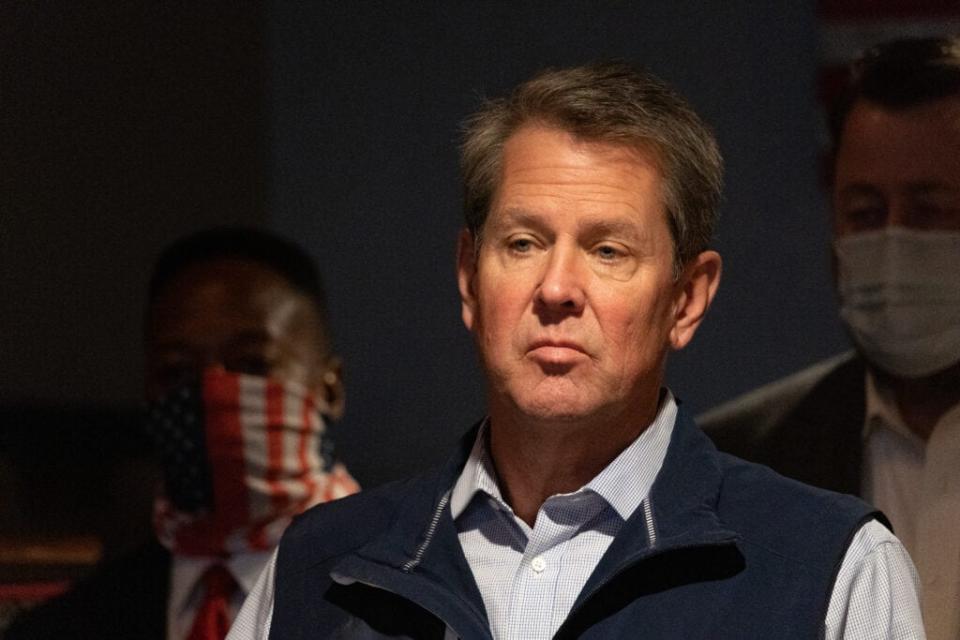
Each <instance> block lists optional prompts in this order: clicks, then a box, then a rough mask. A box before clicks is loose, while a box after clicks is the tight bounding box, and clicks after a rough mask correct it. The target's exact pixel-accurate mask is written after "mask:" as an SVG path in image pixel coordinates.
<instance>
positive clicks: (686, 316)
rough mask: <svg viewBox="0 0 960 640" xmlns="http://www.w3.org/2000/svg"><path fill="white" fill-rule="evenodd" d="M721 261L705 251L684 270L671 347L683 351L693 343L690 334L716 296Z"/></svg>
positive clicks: (679, 289) (717, 255) (677, 292)
mask: <svg viewBox="0 0 960 640" xmlns="http://www.w3.org/2000/svg"><path fill="white" fill-rule="evenodd" d="M722 269H723V261H722V260H721V259H720V254H719V253H717V252H716V251H704V252H702V253H701V254H700V255H698V256H697V257H696V258H694V259H693V260H692V261H691V262H690V263H688V264H687V266H686V267H684V269H683V274H682V275H681V276H680V280H679V281H678V282H677V287H678V290H677V291H676V305H675V308H674V316H673V318H674V323H673V327H672V328H671V329H670V346H671V347H673V349H674V350H677V349H682V348H684V347H685V346H687V344H689V343H690V341H691V340H693V334H694V333H696V332H697V327H699V326H700V323H701V322H703V318H704V316H705V315H706V313H707V309H708V308H709V307H710V303H711V302H712V301H713V297H714V296H715V295H716V294H717V287H719V286H720V272H721V271H722Z"/></svg>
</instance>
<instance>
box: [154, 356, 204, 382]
mask: <svg viewBox="0 0 960 640" xmlns="http://www.w3.org/2000/svg"><path fill="white" fill-rule="evenodd" d="M197 377H198V376H197V368H196V366H194V365H192V364H190V363H187V362H177V363H168V364H162V365H160V366H159V367H158V368H157V370H156V379H157V381H158V382H159V383H160V384H161V385H162V386H163V387H164V388H165V389H172V388H173V387H175V386H177V385H180V384H184V383H187V382H192V381H194V380H196V379H197Z"/></svg>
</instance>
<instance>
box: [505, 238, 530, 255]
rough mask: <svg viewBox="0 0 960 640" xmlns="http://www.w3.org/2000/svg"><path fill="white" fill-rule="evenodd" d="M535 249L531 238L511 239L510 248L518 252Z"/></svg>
mask: <svg viewBox="0 0 960 640" xmlns="http://www.w3.org/2000/svg"><path fill="white" fill-rule="evenodd" d="M531 249H533V242H532V241H531V240H530V239H529V238H515V239H513V240H511V241H510V250H511V251H514V252H516V253H528V252H529V251H530V250H531Z"/></svg>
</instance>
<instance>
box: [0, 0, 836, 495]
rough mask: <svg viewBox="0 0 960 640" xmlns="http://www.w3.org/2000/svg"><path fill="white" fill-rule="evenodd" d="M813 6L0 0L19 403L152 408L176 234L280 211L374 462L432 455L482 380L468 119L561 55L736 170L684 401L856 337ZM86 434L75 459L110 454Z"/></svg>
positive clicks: (6, 382)
mask: <svg viewBox="0 0 960 640" xmlns="http://www.w3.org/2000/svg"><path fill="white" fill-rule="evenodd" d="M768 5H769V6H768ZM813 11H814V9H813V7H812V6H811V3H809V2H804V1H801V0H788V1H785V2H779V3H748V2H724V3H719V2H718V3H709V4H708V5H705V4H704V3H702V2H694V1H693V0H677V1H672V2H650V3H639V2H615V1H613V0H608V1H605V2H600V1H593V2H529V3H513V2H494V1H490V2H454V3H450V2H446V3H441V2H351V3H326V2H324V3H319V2H318V3H285V2H270V3H266V4H259V3H234V2H208V3H200V4H193V3H190V4H187V3H184V4H183V5H182V6H181V5H176V4H163V5H162V6H159V5H154V4H150V3H119V2H117V3H102V4H100V5H98V6H96V7H91V6H87V5H80V4H78V3H60V2H46V3H44V2H37V3H26V2H24V3H2V4H0V74H2V75H0V109H2V111H0V127H2V129H0V136H2V137H0V185H2V189H0V299H2V300H3V307H2V311H0V341H2V347H0V402H2V403H3V404H4V405H15V406H17V407H23V406H27V407H31V406H49V405H55V406H58V407H60V406H67V407H81V408H82V407H90V406H97V407H107V408H121V409H122V408H129V407H133V406H135V405H136V403H137V402H138V401H139V397H140V389H141V373H140V368H141V349H140V340H139V335H140V313H141V308H142V303H143V289H144V285H145V282H146V278H147V274H148V272H149V267H150V263H151V261H152V260H153V257H154V256H155V255H156V252H157V251H158V250H159V249H160V247H161V246H162V245H163V244H165V243H166V242H168V241H170V240H172V239H173V238H174V237H176V236H178V235H180V234H182V233H185V232H187V231H190V230H193V229H196V228H199V227H204V226H208V225H211V224H215V223H226V222H237V223H247V224H264V225H267V226H269V227H271V228H273V229H275V230H277V231H279V232H281V233H283V234H285V235H287V236H290V237H291V238H293V239H295V240H298V241H300V242H302V243H303V244H304V245H305V246H306V247H308V248H309V249H310V250H311V252H313V254H314V255H315V256H316V257H317V259H318V261H319V262H320V265H321V267H322V270H323V273H324V276H325V278H326V279H327V281H328V283H329V290H330V298H331V307H332V313H333V316H332V320H333V325H334V326H333V329H334V333H335V338H336V342H337V344H338V346H339V349H340V351H341V352H342V355H343V356H344V358H345V361H346V367H347V385H348V404H347V415H346V417H345V419H344V420H343V421H342V422H341V423H340V424H339V425H338V427H337V434H338V439H339V442H340V449H341V453H342V455H343V457H344V458H345V459H346V460H347V462H348V464H349V465H350V466H351V468H352V469H353V470H354V471H355V473H356V475H357V476H358V477H359V478H360V479H361V481H362V482H363V483H364V484H366V485H368V486H369V485H374V484H378V483H380V482H383V481H385V480H387V479H390V478H394V477H397V476H399V475H402V474H405V473H407V472H409V471H410V470H413V469H416V468H420V467H423V466H425V465H426V464H428V463H431V462H434V461H436V460H438V459H439V458H440V457H442V455H443V454H444V452H445V451H446V450H447V449H448V448H449V445H450V444H451V443H452V442H453V440H454V439H455V438H456V437H457V436H458V435H459V434H460V433H461V432H462V431H463V430H464V429H465V428H466V427H467V426H468V425H469V423H470V422H471V421H472V420H474V419H475V418H478V417H480V415H481V413H482V397H483V391H482V383H481V379H480V376H479V374H478V371H477V367H476V365H475V358H474V355H473V349H472V345H471V344H470V339H469V336H468V334H467V332H466V330H465V329H463V327H462V325H461V323H460V318H459V301H458V299H457V295H456V288H455V282H454V271H453V266H454V251H453V250H454V241H455V238H456V233H457V230H458V228H459V225H460V209H459V198H460V193H459V186H458V181H457V169H456V157H457V155H456V145H457V140H458V123H459V121H460V120H461V119H462V118H463V117H464V116H465V115H466V114H468V113H469V112H470V111H472V110H473V109H474V108H475V107H476V106H477V104H478V103H479V100H480V99H481V97H482V96H488V95H489V96H492V95H498V94H500V93H502V92H503V91H504V90H505V89H507V88H508V87H510V86H512V85H513V84H515V83H516V82H517V81H519V80H521V79H522V78H524V77H526V76H528V75H529V74H530V73H531V72H533V71H534V70H536V69H538V68H540V67H543V66H545V65H564V64H572V63H578V62H584V61H587V60H591V59H595V58H598V57H611V56H615V57H621V58H627V59H630V60H634V61H637V62H641V63H644V64H646V65H647V66H648V67H649V68H651V69H652V70H653V71H654V72H656V73H658V74H659V75H661V76H663V77H665V78H666V79H667V80H669V81H671V82H672V83H674V84H675V85H676V86H677V87H678V88H679V89H680V90H681V92H683V93H684V94H685V95H687V96H688V97H689V98H690V100H691V101H692V103H693V104H694V105H695V107H696V108H697V109H698V110H699V111H700V113H701V114H702V115H703V116H704V117H705V119H706V120H707V121H708V122H710V123H711V124H712V125H713V127H714V128H715V129H716V132H717V135H718V137H719V139H720V143H721V147H722V149H723V152H724V154H725V156H726V160H727V189H726V200H725V202H724V205H723V211H722V215H723V219H722V222H721V226H720V232H719V236H718V239H717V246H718V248H719V249H720V251H721V253H722V254H723V255H724V257H725V260H726V272H725V275H724V281H723V284H722V286H721V290H720V296H719V299H718V300H717V303H716V305H715V307H714V309H713V310H712V311H711V314H710V318H709V319H708V321H707V323H706V325H705V326H704V327H703V329H702V331H701V333H700V335H698V337H697V339H696V340H695V342H694V344H693V345H692V346H691V347H690V348H688V349H687V351H685V352H684V353H681V354H678V355H677V357H676V358H675V359H674V360H673V362H672V364H671V367H670V372H669V382H670V385H671V387H672V388H673V389H674V391H675V392H676V393H677V394H678V395H680V396H681V397H682V398H684V399H685V400H686V401H687V403H688V405H689V406H690V407H691V408H692V409H694V410H695V411H699V410H702V409H705V408H707V407H709V406H711V405H712V404H714V403H716V402H719V401H721V400H723V399H725V398H727V397H730V396H731V395H733V394H735V393H737V392H740V391H743V390H746V389H748V388H751V387H753V386H755V385H757V384H759V383H762V382H765V381H768V380H771V379H773V378H776V377H778V376H780V375H782V374H785V373H788V372H790V371H792V370H794V369H796V368H799V367H800V366H803V365H805V364H808V363H810V362H813V361H815V360H817V359H819V358H821V357H824V356H827V355H829V354H832V353H835V352H837V351H839V350H841V349H842V348H844V341H843V338H842V336H841V333H840V331H839V328H838V324H837V322H836V319H835V311H834V307H833V302H832V293H831V290H830V282H829V274H828V262H827V250H826V249H827V229H826V217H825V212H824V203H823V198H822V196H821V192H820V187H819V186H818V180H817V172H818V167H817V153H818V148H817V145H818V140H817V134H818V131H819V123H818V118H819V113H818V111H817V106H816V102H815V90H814V79H815V71H816V50H817V25H816V19H815V16H814V13H813ZM18 411H19V409H18ZM4 415H19V414H18V413H17V411H14V412H12V413H11V412H8V413H6V414H4ZM65 422H69V420H65ZM15 428H16V425H13V424H4V425H0V429H2V430H3V431H4V432H10V431H11V430H13V429H15ZM70 428H71V425H70V424H59V425H51V426H50V427H49V429H50V430H51V431H50V433H51V434H52V436H51V438H53V439H55V438H56V429H70ZM111 433H112V432H111ZM84 441H85V442H89V443H90V448H91V451H90V452H85V453H84V452H78V454H79V455H96V451H97V450H98V447H102V446H103V444H102V442H99V443H98V442H97V441H96V436H95V432H94V433H92V434H91V437H90V438H86V439H84ZM71 442H72V441H71ZM2 443H3V441H2V439H0V444H2ZM0 453H2V451H0Z"/></svg>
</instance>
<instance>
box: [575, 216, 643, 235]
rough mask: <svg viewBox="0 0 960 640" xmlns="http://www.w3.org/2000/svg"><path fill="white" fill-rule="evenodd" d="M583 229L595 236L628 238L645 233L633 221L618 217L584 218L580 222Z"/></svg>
mask: <svg viewBox="0 0 960 640" xmlns="http://www.w3.org/2000/svg"><path fill="white" fill-rule="evenodd" d="M578 226H579V228H580V230H581V231H586V232H588V233H590V234H591V235H595V236H608V235H613V236H625V237H627V238H637V237H639V236H641V235H645V234H644V233H643V232H642V229H641V228H640V227H638V226H637V225H636V224H635V223H633V222H628V221H626V220H618V219H613V220H610V219H606V218H602V219H596V218H583V219H582V220H580V221H579V224H578Z"/></svg>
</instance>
